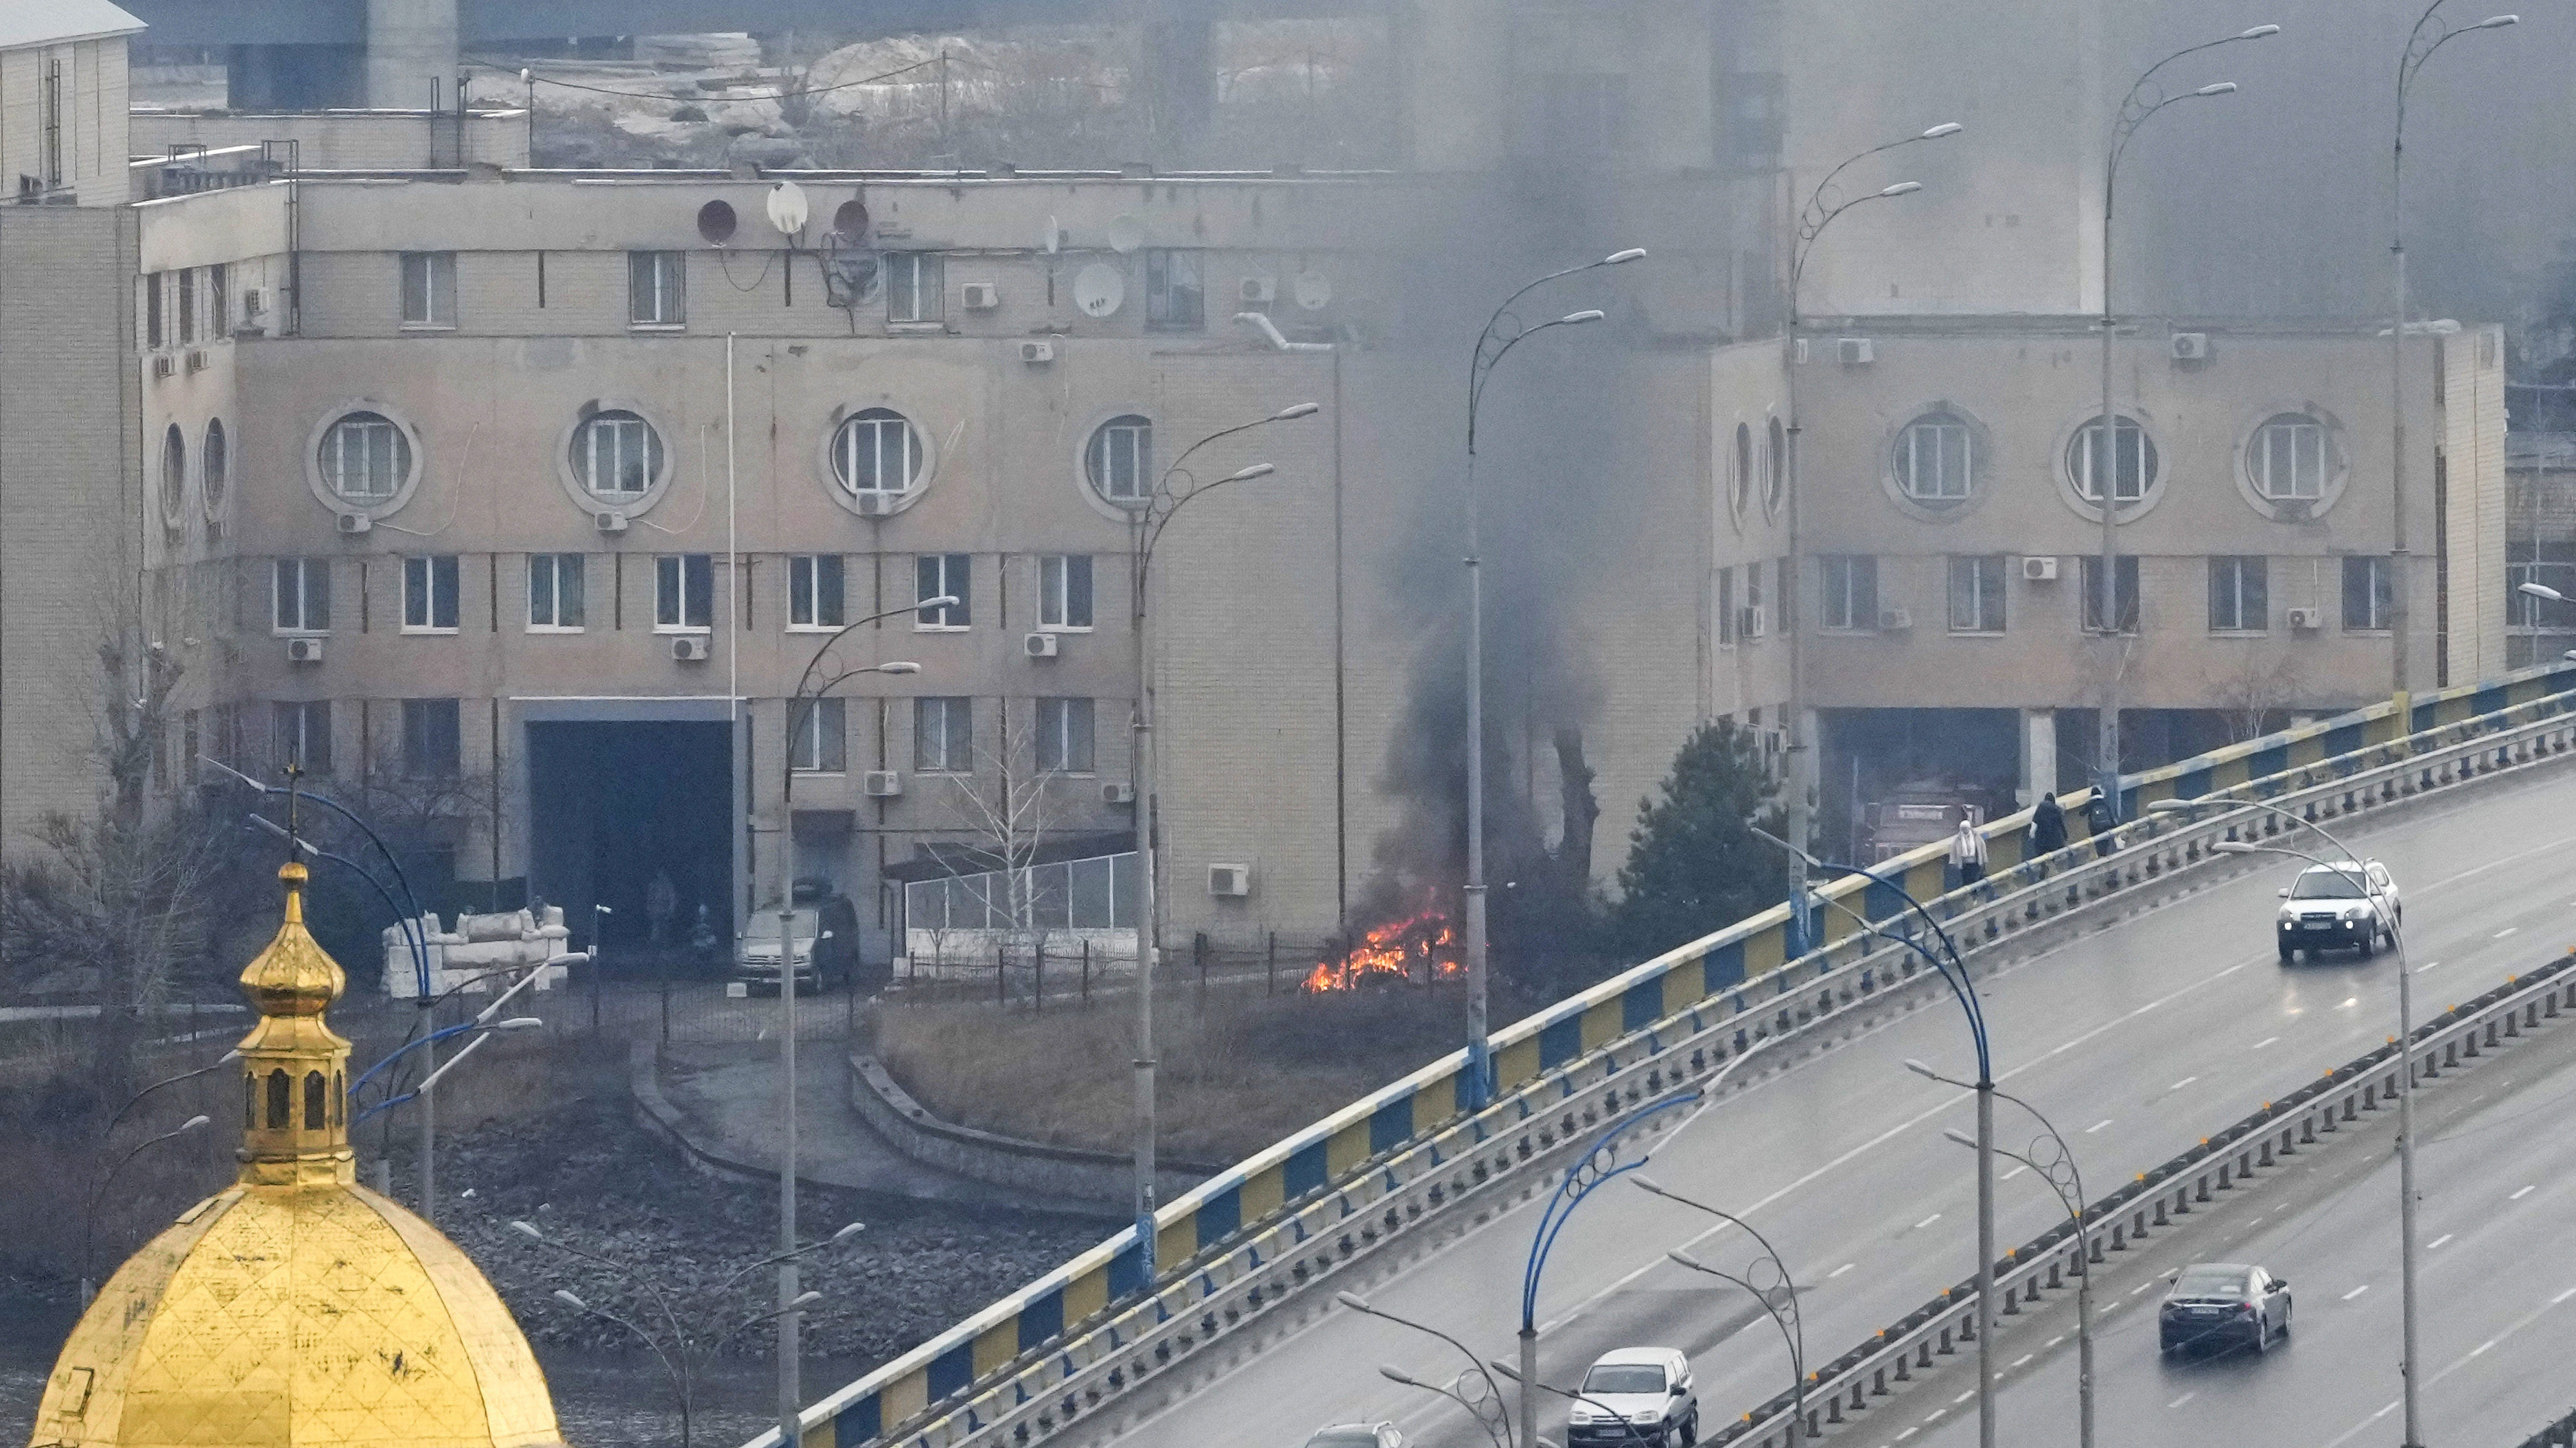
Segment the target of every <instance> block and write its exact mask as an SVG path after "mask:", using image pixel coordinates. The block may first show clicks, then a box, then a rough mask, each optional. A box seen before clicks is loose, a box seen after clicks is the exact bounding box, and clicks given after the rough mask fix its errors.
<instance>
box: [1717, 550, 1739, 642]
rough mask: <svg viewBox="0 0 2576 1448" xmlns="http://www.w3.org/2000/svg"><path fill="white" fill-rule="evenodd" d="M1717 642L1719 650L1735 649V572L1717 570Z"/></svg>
mask: <svg viewBox="0 0 2576 1448" xmlns="http://www.w3.org/2000/svg"><path fill="white" fill-rule="evenodd" d="M1717 642H1718V646H1719V647H1721V648H1733V647H1735V570H1734V569H1732V568H1721V569H1719V570H1717Z"/></svg>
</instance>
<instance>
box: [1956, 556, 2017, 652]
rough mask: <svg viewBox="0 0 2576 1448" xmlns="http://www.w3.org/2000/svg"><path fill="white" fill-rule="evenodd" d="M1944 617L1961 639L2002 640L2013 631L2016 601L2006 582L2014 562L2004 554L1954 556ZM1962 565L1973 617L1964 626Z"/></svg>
mask: <svg viewBox="0 0 2576 1448" xmlns="http://www.w3.org/2000/svg"><path fill="white" fill-rule="evenodd" d="M1945 563H1946V566H1945V568H1944V573H1943V584H1944V587H1943V589H1942V617H1943V619H1944V621H1945V622H1946V623H1947V624H1948V625H1949V630H1950V633H1951V634H1952V635H1953V636H1954V637H1959V638H2000V637H2002V636H2003V635H2004V634H2007V633H2010V632H2011V631H2012V597H2011V593H2010V591H2009V587H2008V584H2007V582H2006V580H2007V579H2008V578H2009V577H2010V576H2011V570H2010V568H2009V567H2008V565H2009V564H2010V563H2011V559H2010V558H2009V557H2007V556H2006V555H2004V554H2001V553H1953V554H1950V555H1948V557H1947V559H1946V560H1945ZM1962 565H1965V575H1964V576H1965V577H1966V578H1967V580H1968V583H1969V602H1970V603H1971V604H1972V605H1973V607H1972V609H1971V610H1970V612H1971V613H1972V614H1973V617H1971V618H1969V619H1968V621H1967V622H1965V623H1962V622H1961V621H1960V620H1961V610H1960V607H1959V604H1960V599H1961V594H1960V587H1959V585H1960V579H1961V577H1962Z"/></svg>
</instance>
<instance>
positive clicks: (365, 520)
mask: <svg viewBox="0 0 2576 1448" xmlns="http://www.w3.org/2000/svg"><path fill="white" fill-rule="evenodd" d="M374 526H376V520H375V519H373V518H370V517H368V516H367V515H366V514H364V513H342V514H341V515H340V531H341V532H343V533H364V532H366V531H367V530H368V529H370V528H372V527H374Z"/></svg>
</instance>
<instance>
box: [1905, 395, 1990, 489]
mask: <svg viewBox="0 0 2576 1448" xmlns="http://www.w3.org/2000/svg"><path fill="white" fill-rule="evenodd" d="M1953 432H1955V433H1956V434H1957V435H1958V449H1959V458H1958V473H1959V479H1958V487H1957V490H1956V491H1946V490H1945V491H1941V492H1930V493H1927V492H1923V491H1921V490H1920V489H1919V488H1918V487H1917V486H1916V484H1917V482H1918V480H1919V479H1920V478H1921V476H1922V461H1923V447H1922V444H1921V442H1920V441H1919V439H1920V438H1921V437H1922V436H1923V435H1925V434H1927V433H1928V434H1931V435H1932V438H1933V440H1932V465H1933V471H1934V473H1936V474H1937V475H1938V476H1937V478H1936V481H1938V482H1940V483H1942V484H1944V485H1946V484H1947V482H1948V480H1949V476H1950V471H1951V469H1950V457H1949V442H1948V435H1949V434H1951V433H1953ZM1982 451H1983V449H1982V448H1980V447H1979V446H1978V440H1977V425H1976V424H1975V423H1974V422H1971V421H1970V420H1969V419H1968V418H1967V417H1965V416H1963V415H1962V414H1961V413H1959V412H1958V411H1957V410H1956V409H1955V408H1949V407H1933V408H1927V409H1925V410H1924V411H1922V412H1919V413H1916V414H1915V415H1914V416H1913V417H1911V418H1908V419H1907V420H1906V422H1905V424H1904V425H1903V426H1901V427H1899V428H1898V429H1897V430H1896V440H1895V442H1894V444H1893V445H1892V446H1891V447H1890V448H1889V451H1888V470H1889V475H1890V477H1891V478H1893V479H1894V481H1895V483H1896V491H1897V494H1898V495H1899V496H1900V497H1902V498H1903V499H1904V500H1905V501H1906V502H1908V503H1911V504H1913V505H1914V506H1915V507H1918V508H1922V509H1926V510H1928V511H1933V512H1942V513H1946V512H1949V511H1951V510H1953V509H1956V508H1961V507H1965V506H1966V505H1968V504H1969V503H1972V502H1974V501H1976V497H1977V464H1978V463H1979V462H1981V461H1982V459H1981V458H1980V457H1979V456H1978V454H1979V453H1980V452H1982Z"/></svg>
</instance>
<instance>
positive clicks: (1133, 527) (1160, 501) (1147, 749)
mask: <svg viewBox="0 0 2576 1448" xmlns="http://www.w3.org/2000/svg"><path fill="white" fill-rule="evenodd" d="M1323 410H1324V409H1323V406H1322V404H1320V403H1314V402H1299V403H1294V404H1291V405H1290V406H1287V407H1283V408H1281V409H1279V410H1278V411H1277V412H1274V413H1271V414H1270V415H1269V416H1267V417H1256V418H1254V419H1253V420H1252V421H1250V422H1241V423H1237V424H1235V425H1234V426H1232V427H1227V428H1219V429H1218V430H1217V431H1215V432H1212V433H1209V434H1208V435H1207V436H1205V437H1203V438H1200V439H1199V440H1198V441H1197V442H1194V443H1191V444H1190V445H1189V446H1188V447H1185V448H1183V449H1181V452H1180V455H1179V456H1178V457H1175V458H1173V459H1172V463H1171V466H1169V467H1167V468H1165V469H1163V471H1162V474H1161V475H1160V476H1159V477H1157V478H1156V479H1155V480H1154V490H1153V491H1152V492H1151V493H1148V494H1146V495H1145V496H1144V497H1143V498H1142V499H1140V500H1138V501H1137V502H1136V504H1135V506H1133V507H1131V508H1130V509H1129V510H1128V514H1127V607H1128V615H1129V617H1128V624H1129V628H1130V636H1131V637H1132V639H1133V640H1134V644H1135V650H1136V706H1135V712H1134V713H1133V714H1131V715H1130V716H1129V718H1130V720H1131V724H1130V729H1129V744H1128V749H1127V780H1128V788H1129V789H1130V790H1132V791H1133V792H1134V793H1135V796H1136V878H1137V893H1138V895H1139V896H1140V897H1141V898H1140V899H1139V900H1138V901H1137V907H1138V908H1137V911H1136V1057H1135V1061H1134V1066H1135V1070H1136V1143H1135V1156H1136V1250H1137V1253H1138V1260H1139V1263H1140V1265H1141V1267H1142V1269H1143V1278H1142V1280H1143V1281H1145V1282H1147V1283H1151V1282H1152V1281H1153V1280H1154V1210H1155V1207H1156V1205H1157V1203H1156V1193H1155V1189H1154V1171H1155V1167H1154V1138H1155V1135H1156V1134H1157V1132H1158V1131H1159V1130H1160V1128H1159V1126H1158V1125H1157V1124H1156V1119H1155V1118H1156V1111H1155V1085H1154V1065H1155V1060H1154V968H1155V967H1156V966H1157V965H1159V964H1160V963H1161V961H1162V953H1163V926H1162V908H1163V904H1162V902H1163V892H1162V887H1161V883H1160V882H1159V881H1158V880H1157V879H1156V878H1155V875H1156V868H1157V864H1158V858H1157V854H1156V850H1155V841H1154V827H1155V812H1154V763H1153V753H1154V690H1153V671H1152V666H1151V663H1150V654H1149V651H1148V649H1147V648H1146V635H1145V624H1146V614H1147V609H1146V602H1147V599H1148V597H1149V595H1148V592H1147V586H1148V584H1149V583H1150V582H1151V580H1152V572H1153V566H1154V547H1155V545H1156V544H1157V543H1160V542H1161V541H1162V537H1163V530H1164V529H1165V528H1166V527H1169V526H1170V525H1171V521H1172V519H1173V518H1174V517H1176V516H1178V515H1179V513H1180V511H1181V509H1183V508H1185V507H1187V506H1189V504H1190V502H1191V500H1193V499H1196V498H1202V497H1205V496H1207V495H1208V494H1210V493H1213V492H1215V491H1216V490H1217V489H1219V488H1222V487H1224V486H1225V485H1226V484H1228V483H1248V482H1251V481H1253V480H1254V479H1256V478H1266V477H1268V476H1270V475H1271V474H1272V473H1274V472H1276V471H1278V469H1276V468H1274V467H1273V466H1271V465H1270V464H1269V463H1254V464H1252V465H1251V466H1249V467H1243V468H1238V469H1236V470H1235V471H1233V472H1231V473H1228V474H1226V475H1225V476H1224V477H1221V478H1219V479H1217V480H1216V481H1215V482H1212V483H1206V484H1201V483H1200V482H1199V481H1198V479H1197V478H1196V477H1195V476H1193V475H1192V474H1191V473H1189V472H1188V471H1187V470H1185V469H1184V468H1183V467H1182V466H1181V464H1183V463H1185V462H1188V461H1189V460H1190V458H1191V457H1192V456H1193V455H1194V454H1196V453H1197V452H1198V450H1199V449H1201V448H1203V447H1206V446H1207V445H1208V444H1210V443H1212V442H1215V441H1217V440H1218V439H1219V438H1227V437H1232V436H1234V435H1235V434H1236V433H1239V432H1250V431H1252V430H1253V429H1254V428H1256V427H1268V426H1269V425H1270V424H1272V423H1274V422H1294V421H1296V420H1297V419H1299V418H1304V417H1313V416H1314V415H1315V414H1317V413H1319V412H1321V411H1323ZM1175 478H1179V479H1182V480H1184V481H1185V482H1186V486H1185V487H1183V488H1182V489H1180V490H1179V491H1177V492H1176V491H1174V490H1173V487H1172V481H1173V479H1175ZM1111 501H1113V502H1114V501H1117V500H1115V499H1112V500H1111ZM788 1448H794V1445H792V1444H790V1445H788Z"/></svg>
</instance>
